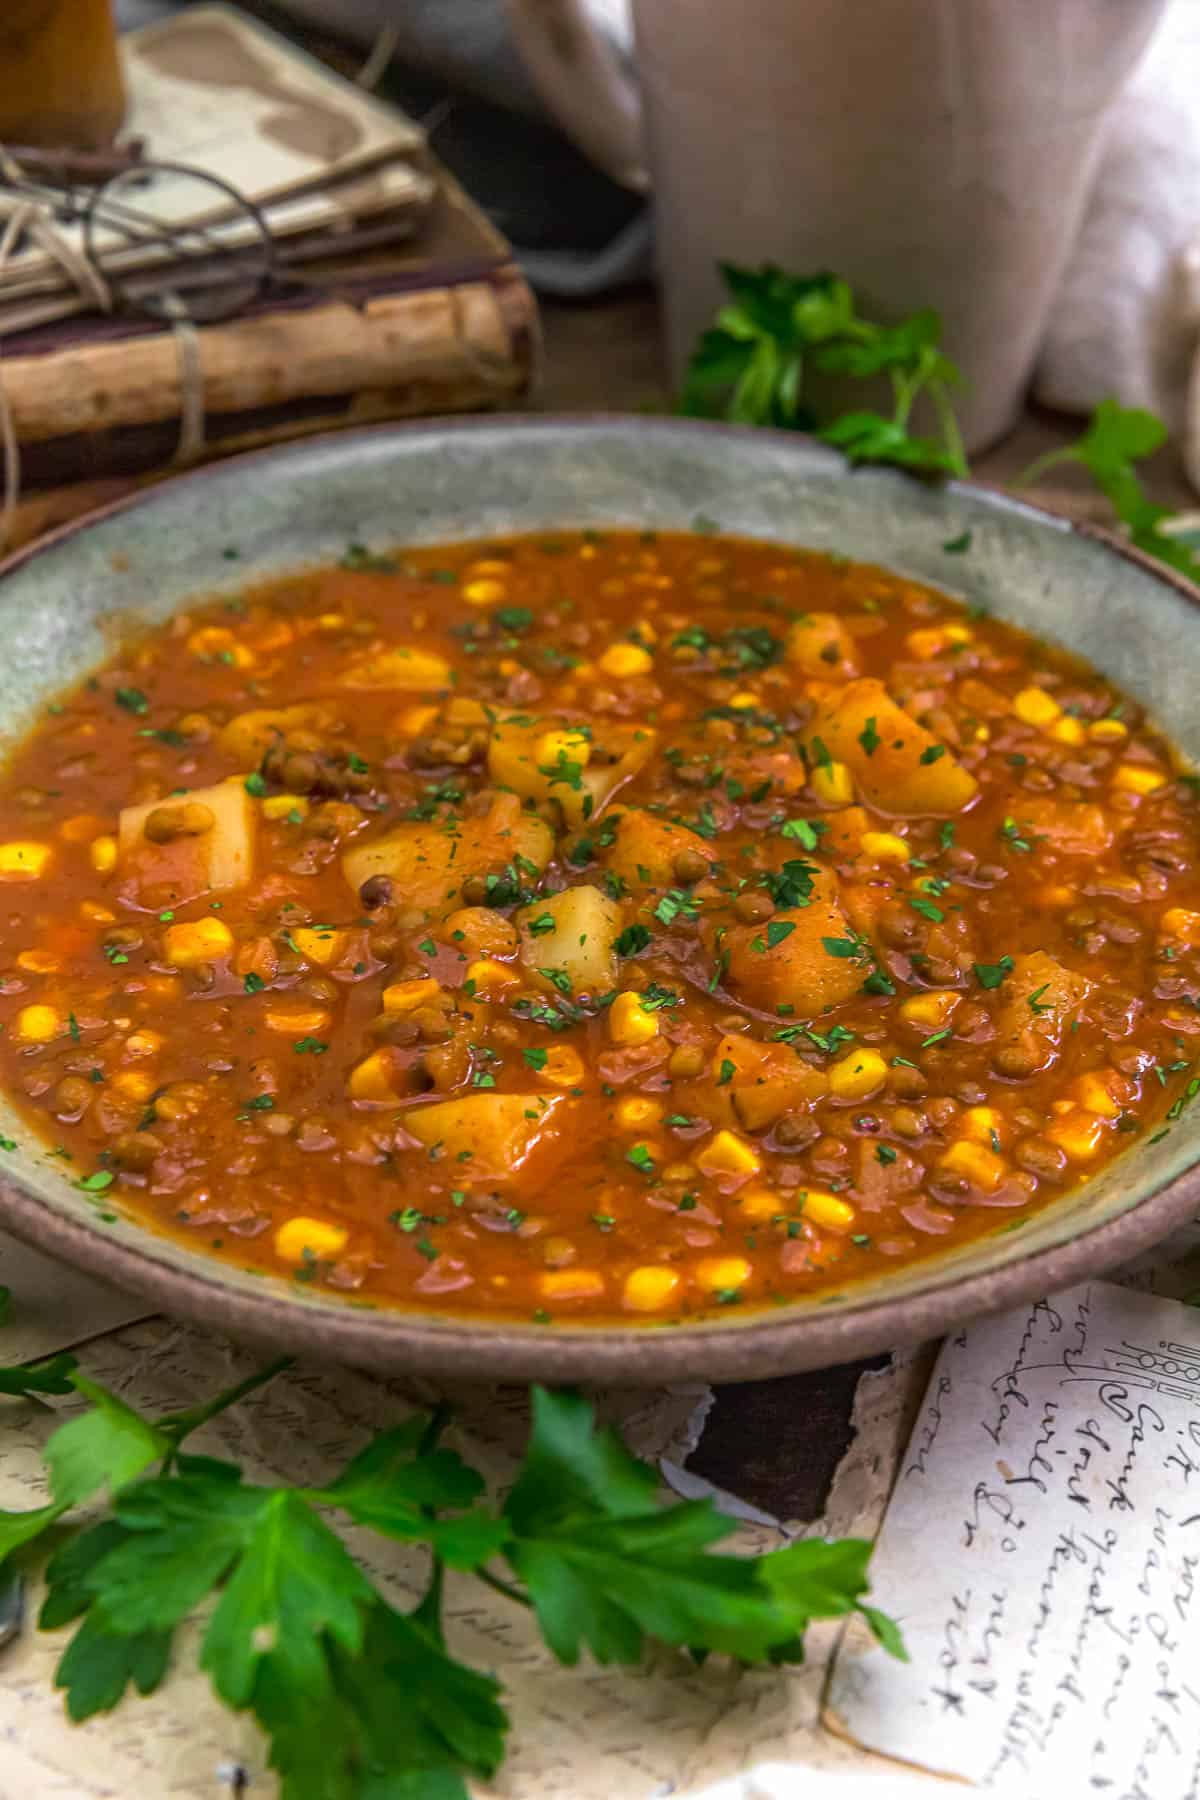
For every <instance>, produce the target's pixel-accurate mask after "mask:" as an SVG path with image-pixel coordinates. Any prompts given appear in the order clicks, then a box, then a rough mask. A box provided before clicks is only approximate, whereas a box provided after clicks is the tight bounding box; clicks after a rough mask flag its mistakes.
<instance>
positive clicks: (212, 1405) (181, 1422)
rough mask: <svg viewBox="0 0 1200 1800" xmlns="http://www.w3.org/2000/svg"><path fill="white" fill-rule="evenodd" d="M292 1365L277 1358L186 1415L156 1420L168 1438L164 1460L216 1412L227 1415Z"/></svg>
mask: <svg viewBox="0 0 1200 1800" xmlns="http://www.w3.org/2000/svg"><path fill="white" fill-rule="evenodd" d="M291 1366H292V1358H291V1357H290V1356H277V1357H276V1358H275V1361H274V1362H272V1363H268V1364H267V1366H266V1368H265V1369H256V1370H255V1372H254V1374H253V1375H247V1376H246V1379H245V1380H244V1381H239V1382H237V1383H236V1384H235V1385H234V1386H233V1387H230V1388H226V1389H225V1391H224V1392H223V1393H220V1394H214V1396H213V1398H212V1399H211V1400H205V1401H204V1402H203V1404H202V1405H200V1406H193V1407H192V1408H191V1409H190V1411H188V1412H178V1413H168V1414H167V1416H166V1417H165V1418H163V1419H159V1421H158V1429H159V1431H161V1432H164V1433H165V1434H166V1436H167V1437H169V1438H170V1439H171V1455H170V1456H169V1457H168V1458H167V1460H168V1462H169V1461H170V1460H171V1457H173V1456H174V1454H175V1451H176V1450H178V1448H179V1446H180V1444H182V1442H183V1440H184V1438H185V1437H190V1436H191V1434H192V1432H193V1431H198V1430H199V1428H200V1426H201V1425H207V1424H208V1421H209V1420H210V1419H215V1418H216V1416H217V1414H218V1413H223V1412H226V1411H227V1410H228V1409H229V1407H231V1406H236V1405H237V1403H238V1401H239V1400H244V1399H245V1398H246V1395H247V1394H252V1393H254V1391H255V1389H256V1388H260V1387H265V1386H266V1384H267V1382H268V1381H274V1379H275V1377H276V1375H282V1373H283V1371H284V1370H285V1369H290V1368H291Z"/></svg>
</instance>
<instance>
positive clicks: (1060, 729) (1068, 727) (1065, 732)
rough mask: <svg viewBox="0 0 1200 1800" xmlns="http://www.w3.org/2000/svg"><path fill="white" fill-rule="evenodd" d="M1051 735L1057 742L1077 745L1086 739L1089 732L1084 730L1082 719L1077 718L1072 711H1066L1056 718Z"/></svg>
mask: <svg viewBox="0 0 1200 1800" xmlns="http://www.w3.org/2000/svg"><path fill="white" fill-rule="evenodd" d="M1050 736H1051V737H1052V738H1054V739H1055V741H1056V742H1057V743H1060V744H1072V745H1077V744H1082V743H1084V742H1085V741H1086V739H1087V732H1086V731H1085V730H1084V727H1083V721H1082V719H1076V718H1073V717H1072V715H1071V714H1070V713H1064V714H1063V716H1062V718H1061V719H1056V720H1055V721H1054V723H1053V725H1052V726H1051V727H1050Z"/></svg>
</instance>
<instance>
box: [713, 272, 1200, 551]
mask: <svg viewBox="0 0 1200 1800" xmlns="http://www.w3.org/2000/svg"><path fill="white" fill-rule="evenodd" d="M719 267H720V270H721V274H722V275H723V277H724V279H725V284H726V286H727V287H728V289H729V292H730V296H731V298H730V301H729V302H728V303H727V304H726V305H724V306H722V307H721V308H720V309H719V310H718V312H717V315H716V318H715V320H714V322H713V325H712V327H711V328H710V329H709V330H708V331H706V332H704V333H703V334H702V336H701V337H700V340H699V342H698V343H697V345H696V349H695V351H694V352H693V355H692V359H691V362H690V364H689V365H688V370H687V374H686V376H685V378H684V384H683V392H682V395H681V400H680V411H681V412H684V413H688V414H691V415H692V416H693V417H702V418H724V419H730V420H733V421H734V422H735V423H738V424H743V425H777V426H783V427H785V428H787V429H791V430H794V431H811V432H813V433H814V434H815V435H816V436H817V437H819V438H821V439H822V440H823V441H824V442H825V443H827V444H832V445H833V446H834V447H835V448H836V449H839V450H841V451H842V452H843V454H844V455H845V456H846V457H847V458H848V459H849V461H850V462H852V463H892V464H895V465H896V466H897V467H900V468H905V469H910V470H912V471H914V472H916V473H920V474H926V475H967V474H968V473H969V468H968V464H967V457H966V452H965V450H964V448H963V442H962V436H961V433H960V431H959V427H958V421H957V419H956V417H955V413H954V406H953V401H952V398H951V395H952V392H953V389H954V388H955V387H956V386H957V385H958V384H959V382H960V380H961V376H960V371H959V370H958V368H957V367H956V366H955V364H954V363H953V362H951V361H950V359H949V358H948V357H947V356H946V355H945V354H944V352H943V351H942V349H941V347H940V345H941V320H940V319H939V317H938V315H937V313H935V312H933V311H931V310H929V309H925V310H923V311H921V312H916V313H913V314H912V315H911V316H910V317H909V318H907V319H901V320H900V322H899V323H898V324H896V325H879V324H877V323H875V322H874V321H873V320H871V319H866V318H863V317H862V316H861V315H860V313H859V312H858V310H857V306H856V303H855V299H854V293H853V290H852V289H851V287H850V285H849V283H848V282H846V281H843V280H842V279H841V278H840V277H839V276H837V275H829V274H819V275H788V274H786V273H785V272H784V271H783V270H782V269H777V268H775V267H773V266H772V265H770V264H767V265H764V267H762V268H761V269H745V268H740V267H738V266H737V264H735V263H721V264H720V265H719ZM813 373H816V374H820V375H825V376H829V375H842V376H852V377H856V378H862V379H868V378H872V377H879V376H882V375H886V376H887V377H888V378H889V380H890V381H891V386H892V412H891V415H890V417H889V416H886V415H884V414H881V413H878V412H864V411H850V412H843V413H839V414H837V415H835V416H833V417H824V416H822V415H821V413H820V411H819V408H818V402H817V401H816V400H815V399H814V397H813V394H812V383H811V382H808V379H807V378H808V377H809V375H810V374H813ZM922 394H924V395H925V396H926V398H927V400H928V401H929V404H930V405H931V407H932V409H933V413H934V417H935V419H936V422H937V429H938V435H937V436H936V437H933V438H930V437H920V436H917V435H915V434H914V433H913V432H912V431H911V430H910V423H911V419H912V413H913V407H914V405H915V403H916V401H917V399H918V397H919V396H920V395H922ZM1166 441H1167V428H1166V426H1165V425H1164V424H1163V422H1162V420H1161V419H1159V418H1158V417H1157V416H1156V415H1155V414H1154V413H1151V412H1146V411H1144V410H1143V409H1141V408H1140V407H1125V406H1121V405H1120V404H1119V403H1118V402H1117V401H1116V400H1114V399H1107V400H1102V401H1101V402H1100V404H1099V406H1098V407H1097V408H1096V410H1095V412H1094V413H1093V414H1092V417H1091V419H1090V420H1089V422H1088V426H1087V430H1086V431H1085V432H1084V433H1083V435H1082V437H1080V438H1079V440H1078V441H1077V442H1076V443H1074V444H1067V445H1064V446H1063V447H1062V448H1061V449H1057V450H1050V451H1047V453H1046V454H1045V455H1044V456H1040V457H1038V459H1037V460H1036V461H1035V462H1034V463H1032V464H1031V465H1030V467H1029V468H1028V469H1026V470H1025V472H1024V474H1023V475H1021V476H1020V477H1018V480H1017V486H1027V485H1028V484H1029V483H1030V482H1031V481H1036V480H1037V479H1038V477H1039V476H1041V475H1043V474H1044V473H1045V472H1046V470H1047V469H1051V468H1054V467H1056V466H1058V465H1060V464H1063V463H1078V464H1079V465H1080V466H1081V467H1082V468H1084V469H1086V470H1087V471H1088V473H1089V475H1090V476H1091V477H1092V479H1093V481H1094V482H1095V483H1096V485H1097V487H1098V488H1099V489H1100V491H1101V492H1102V493H1103V494H1104V495H1105V496H1106V498H1107V499H1108V501H1109V503H1110V505H1111V506H1112V509H1113V512H1114V513H1115V515H1116V517H1117V520H1118V522H1119V523H1120V524H1121V525H1122V526H1123V527H1124V528H1125V531H1126V532H1127V534H1128V536H1129V540H1130V542H1131V543H1133V544H1135V545H1136V546H1137V548H1138V549H1139V550H1144V551H1145V552H1146V553H1147V554H1148V555H1150V556H1154V557H1157V558H1158V560H1159V561H1160V562H1164V563H1167V564H1169V565H1170V567H1171V568H1173V569H1178V570H1179V571H1180V572H1181V573H1182V574H1184V575H1187V576H1190V578H1191V579H1192V580H1193V581H1198V582H1200V554H1198V553H1197V551H1198V545H1197V541H1196V538H1195V536H1194V535H1192V534H1188V533H1184V532H1183V531H1177V530H1174V529H1172V524H1171V513H1170V511H1169V509H1168V508H1167V507H1165V506H1159V505H1158V504H1157V503H1156V502H1155V501H1153V500H1151V498H1150V496H1149V495H1148V494H1147V492H1146V490H1145V488H1144V486H1143V485H1142V481H1141V477H1140V476H1139V474H1138V472H1137V464H1138V463H1139V462H1141V461H1143V460H1144V459H1145V458H1146V457H1148V456H1152V455H1153V454H1154V452H1155V451H1156V450H1159V449H1161V448H1162V446H1163V444H1165V443H1166ZM970 541H971V534H970V532H964V533H963V534H962V535H961V536H960V537H957V538H952V539H951V540H950V541H949V542H948V543H946V544H944V545H943V549H944V550H946V551H948V552H959V553H962V552H965V551H966V550H967V549H969V547H970Z"/></svg>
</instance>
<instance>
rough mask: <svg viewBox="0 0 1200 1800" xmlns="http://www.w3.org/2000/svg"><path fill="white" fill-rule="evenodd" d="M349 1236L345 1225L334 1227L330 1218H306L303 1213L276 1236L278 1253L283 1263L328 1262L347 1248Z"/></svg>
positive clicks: (282, 1228)
mask: <svg viewBox="0 0 1200 1800" xmlns="http://www.w3.org/2000/svg"><path fill="white" fill-rule="evenodd" d="M349 1236H350V1233H349V1232H348V1231H347V1230H346V1227H345V1226H344V1225H334V1224H332V1223H331V1222H330V1220H328V1219H306V1218H305V1217H304V1215H303V1213H297V1215H296V1217H295V1218H294V1219H289V1220H288V1221H287V1223H286V1224H284V1225H281V1226H280V1227H279V1230H278V1231H277V1232H276V1233H275V1254H276V1256H281V1257H282V1258H283V1260H284V1262H290V1263H302V1262H311V1261H314V1260H315V1261H318V1262H328V1260H329V1258H330V1257H332V1256H337V1255H339V1254H340V1253H341V1251H342V1250H344V1249H345V1247H346V1240H347V1238H348V1237H349Z"/></svg>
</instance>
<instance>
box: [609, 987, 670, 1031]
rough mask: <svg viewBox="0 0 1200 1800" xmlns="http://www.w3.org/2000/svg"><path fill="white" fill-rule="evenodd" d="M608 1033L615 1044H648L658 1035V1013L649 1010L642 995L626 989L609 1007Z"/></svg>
mask: <svg viewBox="0 0 1200 1800" xmlns="http://www.w3.org/2000/svg"><path fill="white" fill-rule="evenodd" d="M608 1035H609V1037H611V1039H612V1041H613V1043H614V1044H648V1043H649V1042H650V1040H651V1038H656V1037H657V1036H658V1014H657V1013H654V1012H647V1010H646V1008H645V1007H644V1006H643V1005H642V996H641V995H640V994H635V993H633V992H632V991H631V990H629V989H626V990H625V991H624V992H623V993H620V994H618V995H617V997H616V999H615V1000H614V1001H613V1003H612V1005H611V1006H610V1007H609V1009H608Z"/></svg>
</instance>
